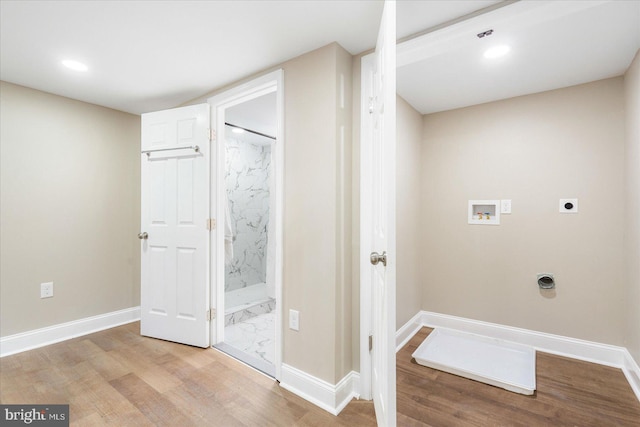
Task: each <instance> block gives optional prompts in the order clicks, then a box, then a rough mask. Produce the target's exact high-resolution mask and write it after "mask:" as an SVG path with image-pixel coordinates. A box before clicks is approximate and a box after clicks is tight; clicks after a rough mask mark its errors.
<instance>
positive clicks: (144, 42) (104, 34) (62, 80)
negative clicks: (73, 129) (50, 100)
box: [0, 0, 496, 114]
mask: <svg viewBox="0 0 640 427" xmlns="http://www.w3.org/2000/svg"><path fill="white" fill-rule="evenodd" d="M493 3H496V2H495V1H481V0H467V1H402V2H400V3H399V7H398V28H399V31H398V36H399V37H405V36H407V35H409V34H412V33H415V32H417V31H420V30H421V29H424V28H428V27H431V26H433V25H437V24H439V23H442V22H446V21H448V20H450V19H452V18H454V17H456V16H460V15H464V14H466V13H469V12H472V11H474V10H477V9H480V8H482V7H485V6H486V5H490V4H493ZM382 6H383V3H382V2H380V1H361V0H353V1H348V0H339V1H323V0H320V1H312V0H305V1H292V0H263V1H242V0H236V1H222V0H217V1H153V0H141V1H135V0H132V1H76V0H71V1H57V0H50V1H35V0H33V1H11V0H1V1H0V79H2V80H4V81H8V82H11V83H15V84H19V85H23V86H28V87H32V88H35V89H39V90H43V91H45V92H50V93H54V94H57V95H62V96H66V97H69V98H73V99H78V100H81V101H85V102H89V103H94V104H98V105H103V106H106V107H110V108H114V109H117V110H121V111H127V112H130V113H135V114H140V113H144V112H149V111H156V110H161V109H166V108H171V107H175V106H177V105H180V104H182V103H184V102H187V101H189V100H191V99H194V98H197V97H199V96H201V95H203V94H205V93H207V92H210V91H211V90H213V89H215V88H218V87H222V86H224V85H227V84H230V83H232V82H234V81H237V80H239V79H241V78H243V77H246V76H249V75H252V74H254V73H256V72H258V71H260V70H263V69H265V68H268V67H271V66H274V65H276V64H279V63H282V62H284V61H286V60H288V59H291V58H293V57H296V56H298V55H301V54H303V53H305V52H309V51H311V50H314V49H317V48H320V47H322V46H324V45H326V44H329V43H331V42H333V41H337V42H338V43H339V44H340V45H342V46H343V47H344V48H345V49H347V50H348V51H349V52H350V53H352V54H357V53H360V52H363V51H365V50H368V49H371V48H372V47H373V46H374V45H375V40H376V34H377V28H378V24H379V22H380V16H381V14H382ZM66 58H70V59H75V60H78V61H82V62H84V63H86V64H87V65H88V66H89V71H87V72H86V73H78V72H74V71H71V70H68V69H65V68H64V67H63V66H62V65H61V64H60V61H61V60H63V59H66Z"/></svg>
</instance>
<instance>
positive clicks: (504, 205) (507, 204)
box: [500, 199, 511, 214]
mask: <svg viewBox="0 0 640 427" xmlns="http://www.w3.org/2000/svg"><path fill="white" fill-rule="evenodd" d="M500 213H503V214H510V213H511V199H508V200H500Z"/></svg>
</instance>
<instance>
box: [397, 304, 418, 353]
mask: <svg viewBox="0 0 640 427" xmlns="http://www.w3.org/2000/svg"><path fill="white" fill-rule="evenodd" d="M422 313H423V312H421V311H419V312H418V313H416V315H415V316H413V317H412V318H411V319H409V321H408V322H407V323H405V324H404V325H402V327H401V328H400V329H398V330H397V331H396V353H397V352H399V351H400V349H401V348H402V347H404V346H405V345H406V344H407V343H408V342H409V340H410V339H411V338H413V336H414V335H415V334H417V333H418V331H419V330H420V329H421V328H422V327H423V326H424V325H423V324H422Z"/></svg>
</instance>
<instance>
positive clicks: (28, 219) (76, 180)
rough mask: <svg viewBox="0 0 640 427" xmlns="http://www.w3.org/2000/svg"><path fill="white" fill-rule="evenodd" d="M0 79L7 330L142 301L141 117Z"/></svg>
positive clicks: (2, 303) (1, 272) (2, 306)
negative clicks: (45, 290) (44, 288)
mask: <svg viewBox="0 0 640 427" xmlns="http://www.w3.org/2000/svg"><path fill="white" fill-rule="evenodd" d="M0 84H1V86H0V93H1V103H0V110H1V113H0V128H1V129H2V130H1V136H0V142H1V145H0V147H1V154H0V158H1V167H0V170H1V178H0V182H1V190H0V195H1V196H0V197H1V199H0V209H1V211H0V212H1V224H2V231H1V234H2V238H1V239H0V251H1V256H0V259H1V261H0V278H1V280H0V282H1V285H0V312H1V316H2V321H1V322H0V335H1V336H7V335H12V334H16V333H19V332H24V331H28V330H33V329H37V328H42V327H46V326H51V325H54V324H59V323H62V322H67V321H72V320H76V319H81V318H85V317H89V316H94V315H98V314H103V313H107V312H111V311H115V310H120V309H125V308H129V307H135V306H137V305H139V304H140V299H139V292H140V273H139V265H140V256H139V242H138V239H137V238H136V234H137V233H138V232H139V230H138V228H139V221H140V193H139V187H140V171H139V169H140V167H139V149H140V118H139V117H138V116H135V115H131V114H127V113H122V112H118V111H115V110H111V109H107V108H103V107H98V106H96V105H91V104H86V103H83V102H79V101H74V100H71V99H68V98H62V97H59V96H56V95H51V94H47V93H44V92H39V91H37V90H33V89H28V88H25V87H21V86H16V85H13V84H10V83H5V82H1V83H0ZM49 281H53V282H54V297H53V298H49V299H40V283H42V282H49Z"/></svg>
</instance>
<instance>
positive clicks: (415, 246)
mask: <svg viewBox="0 0 640 427" xmlns="http://www.w3.org/2000/svg"><path fill="white" fill-rule="evenodd" d="M396 123H397V125H396V144H397V153H396V156H397V157H396V163H397V165H396V209H397V210H396V251H397V253H398V258H397V260H398V261H397V263H398V264H397V268H396V329H398V328H400V327H401V326H402V325H404V324H405V323H407V322H408V321H409V320H410V319H411V318H412V317H413V316H415V314H416V313H418V312H419V311H420V310H421V309H422V307H421V303H422V277H421V274H422V271H421V268H420V265H421V263H422V258H421V256H420V254H421V251H420V246H421V240H420V234H419V230H420V229H421V227H422V225H421V222H420V188H421V182H420V176H421V169H422V168H421V152H422V115H421V114H420V113H419V112H417V111H416V110H414V109H413V107H411V105H409V104H408V103H407V102H406V101H405V100H404V99H402V98H400V97H399V96H398V97H397V98H396Z"/></svg>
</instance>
